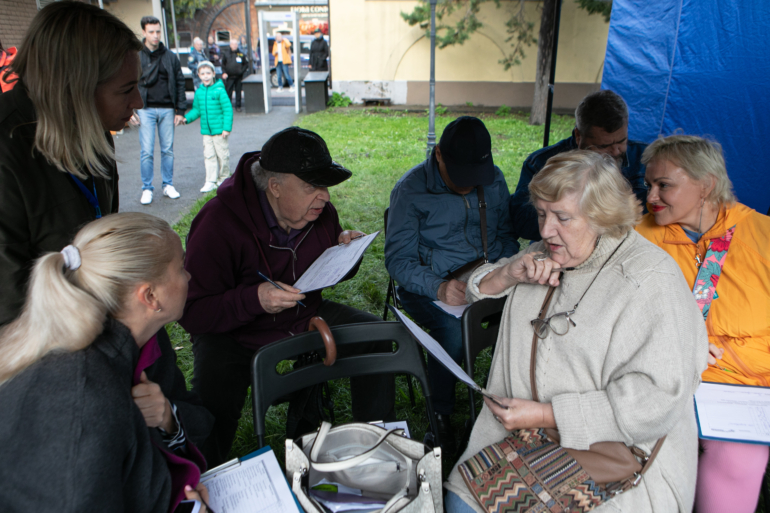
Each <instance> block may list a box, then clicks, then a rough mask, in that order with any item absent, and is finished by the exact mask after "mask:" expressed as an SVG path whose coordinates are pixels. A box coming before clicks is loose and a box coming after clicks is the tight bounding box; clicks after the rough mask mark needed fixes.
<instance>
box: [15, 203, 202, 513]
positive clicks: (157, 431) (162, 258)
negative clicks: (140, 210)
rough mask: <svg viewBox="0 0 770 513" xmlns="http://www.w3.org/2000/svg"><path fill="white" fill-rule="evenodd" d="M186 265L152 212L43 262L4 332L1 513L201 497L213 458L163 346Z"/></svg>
mask: <svg viewBox="0 0 770 513" xmlns="http://www.w3.org/2000/svg"><path fill="white" fill-rule="evenodd" d="M183 264H184V252H183V251H182V244H181V243H180V241H179V237H178V236H177V235H176V234H175V233H174V232H173V231H172V230H171V228H170V227H169V225H168V224H167V223H166V222H165V221H163V220H161V219H158V218H156V217H152V216H149V215H146V214H115V215H111V216H108V217H105V218H102V219H100V220H97V221H93V222H91V223H89V224H87V225H86V226H85V227H83V228H82V229H81V230H80V231H79V232H78V234H77V235H76V236H75V240H74V241H73V243H72V245H70V246H67V247H65V248H64V250H62V252H61V253H47V254H45V255H44V256H42V257H41V258H39V259H38V260H37V262H36V264H35V267H34V269H33V271H32V281H31V284H30V287H29V292H28V295H27V302H26V304H25V306H24V309H23V312H22V314H21V316H20V317H19V318H18V319H17V320H16V321H14V322H13V323H11V324H9V325H7V326H6V327H5V328H4V329H3V331H2V332H0V353H1V354H2V355H3V357H2V359H0V412H2V415H0V482H2V483H3V485H2V486H0V504H2V506H1V507H0V509H2V510H3V511H34V512H36V513H40V512H73V513H75V512H77V513H81V512H84V511H104V512H107V511H124V512H136V513H144V512H148V513H149V512H157V513H166V512H168V511H173V510H174V509H175V508H176V506H177V505H178V504H179V503H180V501H181V500H183V499H185V498H194V499H199V498H200V496H199V495H198V492H197V491H196V490H195V489H194V488H195V487H196V485H198V482H199V478H200V473H201V471H202V470H205V461H204V460H203V458H202V456H200V453H199V452H198V451H197V449H196V448H195V446H194V445H193V444H192V442H190V441H189V440H187V439H186V436H185V430H184V419H183V417H182V416H180V415H178V414H177V413H178V412H177V409H176V407H175V404H174V403H175V401H176V400H177V399H178V398H181V399H183V400H187V397H186V394H187V391H186V389H185V387H184V378H183V377H182V375H181V372H180V371H179V369H178V368H177V367H176V356H175V354H174V351H173V350H172V349H171V347H170V345H169V343H168V339H162V340H161V339H160V338H159V337H155V334H156V333H157V332H158V331H159V330H160V329H161V328H162V327H163V326H164V325H165V324H166V323H168V322H171V321H174V320H176V319H178V318H179V317H181V315H182V310H183V308H184V304H185V300H186V298H187V280H188V279H189V278H190V275H189V274H187V272H186V271H185V270H184V267H183ZM151 371H152V375H156V376H158V377H159V380H158V381H159V383H160V384H156V383H152V382H151V381H150V380H149V379H148V378H147V375H148V374H150V372H151ZM203 490H205V489H203V488H201V491H203ZM205 495H206V494H205V492H204V496H205ZM203 511H205V508H204V510H203Z"/></svg>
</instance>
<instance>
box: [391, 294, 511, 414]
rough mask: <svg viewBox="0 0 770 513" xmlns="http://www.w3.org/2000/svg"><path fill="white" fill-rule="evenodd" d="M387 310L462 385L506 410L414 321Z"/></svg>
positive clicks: (395, 311)
mask: <svg viewBox="0 0 770 513" xmlns="http://www.w3.org/2000/svg"><path fill="white" fill-rule="evenodd" d="M388 308H390V311H391V312H393V314H394V315H395V316H396V319H398V320H399V321H400V322H401V323H402V324H403V325H404V326H406V329H407V330H408V331H409V333H411V334H412V336H413V337H414V339H415V340H416V341H417V343H418V344H420V345H421V346H422V347H423V348H424V349H425V350H426V351H428V353H429V354H430V355H431V356H432V357H433V358H435V359H436V361H437V362H439V363H440V364H441V365H442V366H444V368H446V370H448V371H449V372H451V373H452V374H454V375H455V377H456V378H457V379H459V380H460V381H461V382H462V383H465V384H466V385H467V386H469V387H471V389H472V390H473V391H474V392H477V393H479V394H481V395H483V396H484V397H488V398H489V399H490V400H491V401H492V402H494V403H495V404H496V405H498V406H499V407H501V408H505V409H506V410H507V409H508V407H507V406H505V405H504V404H502V403H500V401H499V400H498V398H497V397H496V396H495V395H492V394H490V393H489V392H487V390H486V389H485V388H482V387H480V386H479V385H478V384H477V383H476V382H475V381H473V378H472V377H470V376H468V374H467V373H466V372H465V371H464V370H463V369H462V367H460V366H459V365H458V364H457V362H455V361H454V360H453V359H452V357H451V356H449V353H447V352H446V351H445V350H444V348H443V347H441V344H439V343H438V342H436V339H434V338H433V337H431V336H430V335H428V334H427V333H425V331H424V330H423V329H422V328H420V327H419V326H418V325H417V324H415V323H414V321H412V320H411V319H409V317H407V316H406V315H404V314H403V313H401V311H400V310H399V309H398V308H393V306H391V305H388Z"/></svg>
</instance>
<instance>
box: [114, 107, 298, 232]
mask: <svg viewBox="0 0 770 513" xmlns="http://www.w3.org/2000/svg"><path fill="white" fill-rule="evenodd" d="M275 103H279V102H275ZM275 103H274V106H273V110H272V112H270V114H244V113H243V112H235V113H234V114H235V116H234V119H233V131H232V134H231V135H230V167H231V169H232V171H235V167H236V166H237V165H238V161H239V160H240V158H241V155H243V154H244V153H246V152H248V151H255V150H259V149H260V148H262V145H263V144H264V143H265V142H266V141H267V140H268V139H269V138H270V136H271V135H273V134H274V133H275V132H278V131H279V130H282V129H284V128H286V127H289V126H291V125H293V124H294V122H295V120H296V119H297V114H295V113H294V106H293V105H294V102H293V101H292V102H291V105H292V106H291V107H289V106H276V104H275ZM280 103H284V102H280ZM286 103H289V102H288V101H287V102H286ZM115 153H116V155H117V159H118V172H119V173H120V211H121V212H147V213H149V214H153V215H156V216H158V217H161V218H163V219H165V220H166V221H168V222H169V223H170V224H171V225H173V224H175V223H176V222H177V221H179V219H180V218H181V217H182V216H183V215H184V214H185V213H187V211H188V210H189V209H190V207H191V206H192V205H193V203H195V201H196V200H197V199H198V198H201V197H203V194H201V193H200V192H199V191H200V188H201V187H203V183H204V181H205V171H204V167H203V139H202V136H201V132H200V121H195V122H194V123H191V124H189V125H183V126H178V127H176V132H175V135H174V187H176V190H177V191H179V194H181V197H180V198H179V199H176V200H172V199H169V198H167V197H165V196H163V192H162V190H161V188H162V181H161V177H160V146H159V143H158V139H157V132H156V138H155V176H154V179H153V185H154V186H155V194H154V198H153V201H152V203H151V204H149V205H142V204H141V203H139V198H140V197H141V195H142V180H141V177H140V173H139V130H138V128H126V129H125V130H124V131H123V134H122V135H117V136H115Z"/></svg>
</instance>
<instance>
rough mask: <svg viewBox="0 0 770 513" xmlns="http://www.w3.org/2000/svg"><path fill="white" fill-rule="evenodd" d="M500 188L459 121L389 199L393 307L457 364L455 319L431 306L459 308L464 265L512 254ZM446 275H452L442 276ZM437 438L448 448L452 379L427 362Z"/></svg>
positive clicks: (483, 143)
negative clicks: (396, 300) (394, 286)
mask: <svg viewBox="0 0 770 513" xmlns="http://www.w3.org/2000/svg"><path fill="white" fill-rule="evenodd" d="M508 196H509V193H508V185H507V184H506V183H505V177H504V176H503V172H502V171H501V170H500V168H498V167H497V166H495V164H494V161H493V160H492V139H491V137H490V135H489V131H488V130H487V128H486V126H484V123H483V122H482V121H481V120H480V119H478V118H474V117H470V116H461V117H459V118H457V119H456V120H454V121H452V122H451V123H450V124H449V125H447V127H446V129H445V130H444V133H443V134H442V135H441V141H440V142H439V144H438V146H436V148H435V149H434V151H433V153H432V154H431V156H430V157H429V158H428V159H427V160H425V161H424V162H421V163H420V164H418V165H417V166H415V167H414V168H412V169H411V170H409V171H408V172H407V173H406V174H404V176H402V177H401V178H400V179H399V181H398V182H397V183H396V186H395V187H393V192H391V193H390V210H389V211H388V212H389V213H388V231H387V238H386V239H385V266H386V267H387V268H388V273H389V274H390V276H391V277H393V279H394V280H396V281H397V282H398V285H399V287H398V297H399V299H400V301H401V305H402V306H403V307H404V309H405V310H406V311H407V312H408V313H409V315H411V316H412V318H413V319H414V320H415V321H416V322H418V323H419V324H420V325H422V326H423V327H424V328H427V329H429V330H430V334H431V336H432V337H433V338H435V339H436V341H437V342H438V343H439V344H441V346H442V347H443V348H444V349H445V350H446V351H447V353H449V355H450V356H451V357H452V358H453V359H454V360H455V361H456V362H457V363H460V362H461V361H462V359H463V341H462V326H461V323H460V319H458V318H457V317H456V316H455V315H453V314H450V313H448V312H446V311H445V310H443V309H442V308H439V307H438V306H437V305H436V304H435V303H434V302H435V301H437V300H438V301H441V302H442V303H444V304H446V305H449V306H453V307H458V306H462V305H467V302H466V300H465V280H466V279H467V276H464V275H466V274H470V271H469V270H466V271H459V272H458V271H457V270H458V269H463V268H465V269H468V264H469V263H473V262H475V263H479V264H480V263H481V262H480V261H479V258H484V257H486V259H487V260H488V261H490V262H496V261H498V260H500V259H501V258H507V257H510V256H512V255H513V254H515V253H516V252H517V251H518V250H519V245H518V243H517V242H516V239H514V238H513V236H512V235H511V223H510V219H509V218H508V215H507V214H508V212H507V210H508V209H507V202H508ZM450 272H451V273H453V274H452V276H450V275H449V273H450ZM428 372H429V374H430V383H431V390H432V391H433V408H434V409H435V411H436V417H437V420H438V428H439V439H440V440H441V444H442V445H443V446H444V450H445V452H446V453H447V454H448V455H450V456H451V455H452V453H453V452H454V449H455V444H454V435H455V431H454V430H452V428H451V424H450V420H449V419H450V415H451V414H452V413H453V412H454V403H455V393H454V390H455V383H456V382H457V380H456V379H455V377H454V375H453V374H452V373H451V372H449V371H448V370H446V369H445V368H444V367H443V366H442V365H441V364H440V363H438V362H437V361H436V360H434V359H433V358H429V359H428Z"/></svg>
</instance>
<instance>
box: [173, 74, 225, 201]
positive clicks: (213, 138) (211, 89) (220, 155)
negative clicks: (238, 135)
mask: <svg viewBox="0 0 770 513" xmlns="http://www.w3.org/2000/svg"><path fill="white" fill-rule="evenodd" d="M198 73H199V74H200V77H201V80H202V81H203V86H202V87H200V88H198V90H197V91H196V92H195V99H194V100H193V107H192V109H191V110H190V112H188V113H187V114H186V115H185V122H186V123H192V122H193V121H195V120H196V119H198V118H201V134H202V135H203V160H204V163H205V166H206V183H204V184H203V188H202V189H201V192H211V191H213V190H214V189H216V188H217V187H218V186H219V185H221V184H222V182H224V181H225V179H226V178H227V177H228V176H230V147H229V145H228V140H227V138H228V137H229V136H230V132H232V130H233V105H232V103H230V98H229V97H228V96H227V92H226V91H225V86H224V85H223V84H222V81H221V80H217V79H216V77H215V76H214V65H213V64H212V63H210V62H209V61H203V62H201V63H200V64H199V65H198Z"/></svg>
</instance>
